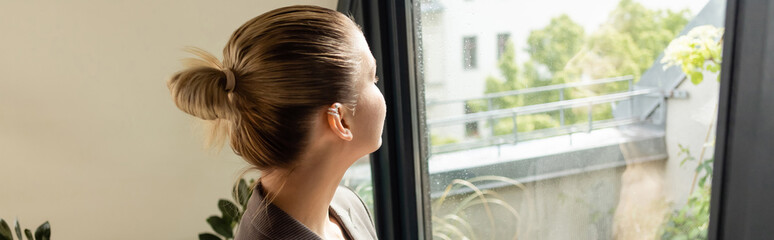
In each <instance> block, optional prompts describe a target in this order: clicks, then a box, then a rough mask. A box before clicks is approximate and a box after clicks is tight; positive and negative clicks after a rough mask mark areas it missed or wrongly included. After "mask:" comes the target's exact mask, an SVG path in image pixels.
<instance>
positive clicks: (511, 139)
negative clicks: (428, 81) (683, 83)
mask: <svg viewBox="0 0 774 240" xmlns="http://www.w3.org/2000/svg"><path fill="white" fill-rule="evenodd" d="M624 81H626V82H628V90H627V91H625V92H616V93H609V94H604V95H598V96H591V97H584V98H577V99H565V91H566V90H567V89H571V88H577V87H583V86H591V85H602V84H612V83H617V82H624ZM633 81H634V78H633V77H632V76H622V77H615V78H608V79H601V80H594V81H587V82H574V83H565V84H557V85H550V86H543V87H535V88H528V89H519V90H514V91H506V92H498V93H491V94H486V95H484V96H482V97H477V98H459V99H451V100H443V101H430V102H428V103H427V106H428V108H430V107H432V106H438V105H446V104H458V105H461V106H464V104H465V103H466V102H468V101H486V104H487V111H482V112H475V113H468V114H464V115H458V116H451V117H442V118H436V119H429V120H428V121H427V128H428V129H429V130H430V131H431V132H432V131H433V128H435V127H442V126H453V125H462V126H463V127H464V126H465V124H466V123H472V122H479V121H484V120H485V121H487V122H488V123H489V124H488V125H489V130H490V131H491V133H490V134H489V135H485V136H481V137H476V138H474V139H465V140H462V141H460V142H455V143H450V144H441V145H433V146H431V153H444V152H453V151H460V150H467V149H474V148H481V147H488V146H499V145H503V144H515V143H517V142H518V141H526V140H533V139H539V138H546V137H552V136H559V135H566V134H572V133H577V132H591V131H592V130H595V129H603V128H611V127H617V126H624V125H630V124H635V123H637V122H640V121H643V120H645V119H646V117H647V116H636V115H635V114H634V112H633V111H632V109H634V98H635V97H649V96H653V97H655V96H662V95H663V94H661V93H660V91H659V89H657V88H648V89H637V90H635V89H634V82H633ZM548 91H558V92H559V100H558V101H554V102H547V103H540V104H533V105H527V106H519V107H514V108H504V109H493V108H492V106H493V103H492V102H493V100H494V99H498V98H503V97H509V96H518V95H524V94H533V93H540V92H548ZM620 101H628V105H629V106H628V109H629V111H628V112H629V116H628V117H627V116H615V117H614V118H612V119H601V120H594V119H593V112H592V110H593V107H594V105H599V104H607V103H614V102H620ZM579 107H585V108H588V114H587V118H588V120H587V121H586V122H583V123H575V124H565V116H564V115H565V113H564V110H565V109H573V108H579ZM553 111H558V112H559V116H558V118H559V126H558V127H554V128H546V129H539V130H532V131H526V132H519V131H518V121H517V117H518V116H524V115H532V114H539V113H548V112H553ZM508 117H510V118H512V121H513V132H512V134H507V135H496V134H495V131H494V126H495V124H494V121H495V120H496V119H503V118H508Z"/></svg>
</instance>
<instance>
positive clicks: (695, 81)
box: [688, 71, 704, 85]
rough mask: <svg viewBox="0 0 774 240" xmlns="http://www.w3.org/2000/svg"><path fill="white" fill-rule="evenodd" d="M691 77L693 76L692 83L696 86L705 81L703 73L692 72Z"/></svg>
mask: <svg viewBox="0 0 774 240" xmlns="http://www.w3.org/2000/svg"><path fill="white" fill-rule="evenodd" d="M688 75H689V76H691V83H693V84H694V85H699V83H701V82H702V81H703V80H704V74H702V73H701V72H693V71H692V72H690V73H688Z"/></svg>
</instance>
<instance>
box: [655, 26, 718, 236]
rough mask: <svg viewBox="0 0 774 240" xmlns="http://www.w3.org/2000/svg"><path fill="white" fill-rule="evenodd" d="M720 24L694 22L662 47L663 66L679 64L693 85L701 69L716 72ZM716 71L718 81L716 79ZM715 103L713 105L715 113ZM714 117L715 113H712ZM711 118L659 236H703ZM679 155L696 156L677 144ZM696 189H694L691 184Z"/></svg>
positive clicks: (701, 77) (698, 80) (700, 76)
mask: <svg viewBox="0 0 774 240" xmlns="http://www.w3.org/2000/svg"><path fill="white" fill-rule="evenodd" d="M722 35H723V28H716V27H714V26H710V25H704V26H698V27H695V28H693V29H691V31H689V32H688V34H686V35H685V36H681V37H679V38H677V39H675V40H674V41H672V42H671V43H670V44H669V46H668V47H667V48H666V50H664V58H663V59H662V60H661V62H662V63H665V65H664V66H665V68H667V67H670V66H676V65H679V66H680V67H681V69H682V70H683V72H685V74H686V75H687V76H688V78H690V80H691V82H692V83H693V84H694V85H698V84H700V83H701V82H702V81H703V80H704V72H705V71H709V72H712V73H718V72H719V71H720V66H721V61H722V58H721V56H722V55H721V54H722V47H723V46H722V42H723V39H722ZM719 76H720V74H718V81H720V77H719ZM717 108H718V106H717V105H715V113H717ZM712 118H713V119H714V118H715V114H714V113H713V114H712ZM713 125H714V121H712V122H711V123H710V125H709V127H708V129H707V135H706V137H705V138H704V144H703V145H702V148H701V154H700V155H699V158H698V164H697V166H696V169H695V171H694V176H693V181H692V182H691V190H690V191H689V192H688V196H689V198H688V202H686V204H685V206H683V207H682V208H681V209H678V210H675V211H674V212H672V214H671V215H669V216H667V221H666V223H665V224H664V227H663V228H662V230H661V231H662V234H661V239H707V228H708V225H709V210H710V208H709V204H710V191H711V187H710V185H709V184H707V180H710V179H712V163H713V162H714V159H713V158H709V159H704V153H705V152H706V150H707V149H708V148H712V146H713V143H714V140H711V139H710V136H711V133H712V126H713ZM678 147H679V148H680V152H679V154H678V156H679V157H683V160H682V161H681V162H680V166H682V165H683V164H685V163H686V162H691V161H694V160H696V159H695V158H694V157H693V156H691V152H690V150H688V147H685V146H683V145H678ZM697 186H698V187H699V188H698V191H694V190H695V187H697Z"/></svg>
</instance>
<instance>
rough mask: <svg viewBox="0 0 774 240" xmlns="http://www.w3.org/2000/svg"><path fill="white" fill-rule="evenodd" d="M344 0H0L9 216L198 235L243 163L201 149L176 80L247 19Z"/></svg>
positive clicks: (107, 235)
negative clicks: (195, 55) (170, 82)
mask: <svg viewBox="0 0 774 240" xmlns="http://www.w3.org/2000/svg"><path fill="white" fill-rule="evenodd" d="M291 4H315V5H320V6H325V7H329V8H335V6H336V0H293V1H282V2H280V1H268V0H259V1H230V2H229V3H227V4H224V3H223V2H220V1H202V0H195V1H150V0H134V1H85V0H72V1H2V2H0V36H1V37H0V218H4V219H6V220H7V221H10V222H13V218H14V217H19V218H20V220H21V223H22V225H23V227H26V228H30V229H33V230H34V228H36V227H37V226H38V225H39V224H41V223H43V222H44V221H46V220H48V221H50V222H51V225H52V236H53V237H54V238H55V239H195V238H196V235H197V234H198V233H200V232H203V231H211V230H210V229H209V226H208V225H207V224H206V222H205V219H206V218H207V217H208V216H209V215H212V214H216V213H217V212H218V210H217V206H216V202H217V199H218V198H228V197H230V194H229V193H230V189H229V188H230V186H231V184H232V181H233V180H234V178H235V177H236V174H237V172H238V170H239V169H241V168H242V167H243V166H245V164H244V163H243V161H242V160H241V159H239V158H238V157H237V156H235V155H234V154H233V153H232V152H231V151H230V149H228V148H226V149H224V150H223V152H221V153H220V154H215V153H208V151H206V150H204V149H203V148H202V138H201V134H200V133H198V132H197V131H195V129H196V128H195V127H194V126H195V124H194V123H195V122H196V121H195V120H194V119H193V118H192V117H189V116H188V115H186V114H184V113H183V112H181V111H179V110H178V109H177V108H175V106H174V104H173V103H172V101H171V98H170V96H169V92H168V90H167V88H166V85H165V81H166V79H167V78H168V77H169V76H170V75H171V74H172V73H174V72H175V71H177V70H179V69H180V68H181V65H180V62H179V61H178V60H179V59H181V58H184V57H188V56H189V55H188V54H186V53H184V52H183V51H182V50H181V49H182V48H183V47H184V46H198V47H201V48H204V49H205V50H208V51H210V52H212V53H214V54H216V55H217V56H221V53H222V48H223V47H224V45H225V42H226V40H227V39H228V37H229V36H230V34H231V33H232V32H233V31H234V30H235V29H236V28H237V27H239V26H240V25H241V24H242V23H244V22H245V21H247V20H248V19H250V18H253V17H255V16H257V15H259V14H261V13H263V12H266V11H268V10H271V9H274V8H277V7H281V6H284V5H291Z"/></svg>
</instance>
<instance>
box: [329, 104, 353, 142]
mask: <svg viewBox="0 0 774 240" xmlns="http://www.w3.org/2000/svg"><path fill="white" fill-rule="evenodd" d="M339 109H341V103H334V104H333V105H331V107H329V108H328V125H329V126H330V128H331V131H333V133H334V134H336V135H337V136H339V138H341V139H343V140H344V141H352V131H350V130H349V128H346V127H344V124H343V123H342V121H343V120H342V117H341V114H340V113H339Z"/></svg>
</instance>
